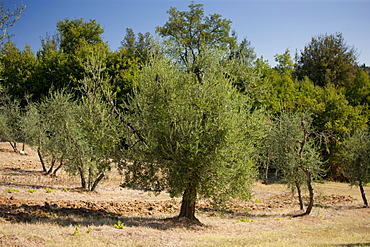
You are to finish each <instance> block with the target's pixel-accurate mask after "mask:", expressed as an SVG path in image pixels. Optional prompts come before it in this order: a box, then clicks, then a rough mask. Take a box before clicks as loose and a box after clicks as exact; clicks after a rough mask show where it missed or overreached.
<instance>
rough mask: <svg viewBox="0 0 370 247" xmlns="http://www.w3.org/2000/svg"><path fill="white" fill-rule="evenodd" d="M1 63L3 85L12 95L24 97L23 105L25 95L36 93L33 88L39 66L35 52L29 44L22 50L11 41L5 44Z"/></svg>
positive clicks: (0, 59)
mask: <svg viewBox="0 0 370 247" xmlns="http://www.w3.org/2000/svg"><path fill="white" fill-rule="evenodd" d="M0 63H1V66H2V70H1V71H0V73H1V76H0V77H1V78H2V79H3V81H2V84H3V86H4V87H5V88H6V89H7V92H8V93H9V95H10V96H11V97H13V98H18V99H22V101H21V105H24V104H25V101H24V99H25V95H26V94H33V93H34V92H33V91H32V88H33V81H34V72H35V69H36V66H37V60H36V57H35V54H34V53H33V52H32V50H31V47H30V46H29V45H26V46H25V48H24V50H23V51H20V50H19V49H18V48H17V47H16V46H15V44H13V43H12V42H10V41H9V42H7V43H6V44H5V45H4V48H3V50H2V56H1V57H0Z"/></svg>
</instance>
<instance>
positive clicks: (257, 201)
mask: <svg viewBox="0 0 370 247" xmlns="http://www.w3.org/2000/svg"><path fill="white" fill-rule="evenodd" d="M254 202H256V203H261V202H262V201H261V200H258V199H256V200H255V201H254Z"/></svg>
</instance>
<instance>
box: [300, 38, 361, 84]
mask: <svg viewBox="0 0 370 247" xmlns="http://www.w3.org/2000/svg"><path fill="white" fill-rule="evenodd" d="M356 68H357V53H356V50H355V48H353V47H351V46H349V45H347V43H346V42H345V41H344V38H343V35H342V34H341V33H335V34H325V35H319V36H317V37H313V38H312V39H311V42H310V43H309V44H307V45H306V46H305V48H304V50H303V51H301V54H300V55H299V56H298V60H297V65H296V75H297V76H298V78H299V79H303V77H304V76H308V78H310V80H312V81H313V82H314V84H315V85H319V86H322V87H323V86H325V85H327V84H332V85H334V86H336V87H343V86H344V87H346V86H348V84H349V83H350V82H351V81H352V80H353V79H354V77H355V74H356Z"/></svg>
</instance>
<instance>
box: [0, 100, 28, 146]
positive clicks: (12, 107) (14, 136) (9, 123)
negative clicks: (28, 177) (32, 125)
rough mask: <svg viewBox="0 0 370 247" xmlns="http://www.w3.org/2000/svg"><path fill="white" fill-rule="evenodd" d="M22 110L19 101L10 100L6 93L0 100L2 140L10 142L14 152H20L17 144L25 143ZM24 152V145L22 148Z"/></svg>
mask: <svg viewBox="0 0 370 247" xmlns="http://www.w3.org/2000/svg"><path fill="white" fill-rule="evenodd" d="M22 114H23V112H22V109H21V106H20V103H19V101H18V100H16V99H14V100H12V99H10V97H8V95H6V93H4V94H3V95H1V99H0V140H4V141H7V142H9V144H10V145H11V146H12V148H13V150H14V152H19V151H20V150H18V147H17V142H23V143H24V137H23V132H22V123H21V119H22ZM22 151H24V145H23V147H22Z"/></svg>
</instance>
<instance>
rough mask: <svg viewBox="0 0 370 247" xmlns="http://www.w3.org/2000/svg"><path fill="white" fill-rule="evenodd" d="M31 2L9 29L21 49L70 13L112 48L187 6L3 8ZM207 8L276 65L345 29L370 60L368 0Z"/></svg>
mask: <svg viewBox="0 0 370 247" xmlns="http://www.w3.org/2000/svg"><path fill="white" fill-rule="evenodd" d="M20 3H24V4H26V5H29V7H28V8H27V9H26V10H25V12H24V15H23V16H22V17H21V19H19V20H18V21H17V22H16V23H15V25H14V26H13V27H12V28H11V29H10V30H9V31H10V33H12V34H14V35H15V36H14V37H13V38H12V41H13V42H15V43H16V44H17V46H18V47H19V48H20V49H23V48H24V46H25V44H26V43H27V44H30V45H31V48H32V50H33V51H37V50H38V49H39V47H40V44H41V43H40V37H45V36H46V34H47V33H50V34H54V33H55V32H56V23H57V22H58V21H60V20H64V19H65V18H68V19H70V20H73V19H78V18H83V19H84V20H85V21H88V20H89V19H94V20H96V21H97V22H98V23H100V25H101V27H102V28H103V29H104V30H105V32H104V33H103V35H102V37H103V39H104V41H108V43H109V46H110V48H111V49H112V50H116V49H117V48H118V47H119V46H120V42H121V41H122V40H123V37H124V36H125V34H126V28H128V27H129V28H132V29H133V30H134V32H135V33H138V32H142V33H145V32H150V33H152V34H154V32H155V27H157V26H163V25H164V24H165V22H166V21H167V20H168V14H167V13H166V11H167V10H168V9H169V8H170V7H171V6H173V7H177V8H178V9H179V10H182V11H187V10H188V7H187V6H188V5H189V4H190V1H188V0H186V1H185V0H5V1H3V4H4V8H9V7H12V6H14V5H15V4H20ZM195 3H202V4H204V10H205V13H206V14H207V15H208V14H213V13H218V14H221V15H222V17H223V18H227V19H230V20H231V21H232V22H233V23H232V29H233V30H235V31H236V32H237V34H238V37H239V38H240V39H243V38H247V39H248V40H249V41H251V43H252V46H253V47H255V52H256V53H257V56H259V57H260V56H263V57H264V59H266V60H268V61H269V62H270V63H271V64H274V55H275V54H282V53H284V51H285V50H286V49H289V50H291V53H292V56H294V54H295V52H296V51H298V52H299V51H300V50H303V48H304V46H305V45H306V44H307V43H309V42H310V40H311V38H312V37H313V36H317V35H320V34H325V33H328V34H333V33H336V32H341V33H342V34H343V37H344V39H345V41H346V42H347V43H348V45H351V46H354V47H355V48H357V51H358V53H359V59H358V62H359V63H360V64H361V65H362V64H363V63H366V65H368V66H369V65H370V0H197V1H195Z"/></svg>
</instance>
